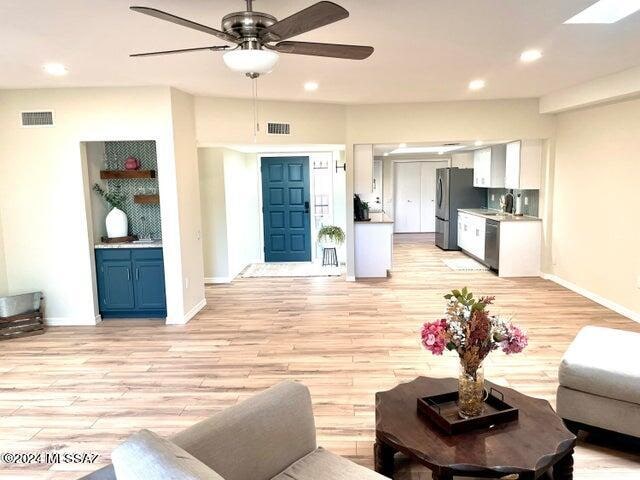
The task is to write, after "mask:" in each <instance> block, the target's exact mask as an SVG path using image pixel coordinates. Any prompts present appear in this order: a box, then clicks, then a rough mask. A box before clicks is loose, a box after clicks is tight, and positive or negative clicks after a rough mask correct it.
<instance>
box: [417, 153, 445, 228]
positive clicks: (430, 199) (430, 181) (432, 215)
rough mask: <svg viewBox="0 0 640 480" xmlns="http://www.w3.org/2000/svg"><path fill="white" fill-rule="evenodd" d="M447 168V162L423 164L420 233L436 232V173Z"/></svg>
mask: <svg viewBox="0 0 640 480" xmlns="http://www.w3.org/2000/svg"><path fill="white" fill-rule="evenodd" d="M446 166H447V162H422V163H421V167H422V168H421V174H420V184H421V187H420V231H421V232H423V233H432V232H435V231H436V196H437V182H436V176H437V175H436V171H437V170H438V169H439V168H443V167H446Z"/></svg>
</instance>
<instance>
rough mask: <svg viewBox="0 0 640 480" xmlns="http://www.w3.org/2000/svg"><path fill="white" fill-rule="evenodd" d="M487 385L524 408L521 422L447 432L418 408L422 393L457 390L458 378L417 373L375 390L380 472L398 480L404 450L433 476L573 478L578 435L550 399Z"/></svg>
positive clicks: (436, 479)
mask: <svg viewBox="0 0 640 480" xmlns="http://www.w3.org/2000/svg"><path fill="white" fill-rule="evenodd" d="M486 383H487V388H490V387H495V388H496V389H498V390H500V391H501V392H502V393H503V394H504V398H505V401H506V402H507V403H509V404H510V405H513V406H515V407H517V408H518V409H519V410H520V411H519V418H518V420H516V421H514V422H510V423H505V424H501V425H495V426H493V427H492V428H485V429H480V430H474V431H471V432H469V433H462V434H457V435H447V434H446V433H443V432H442V431H441V430H439V429H438V427H437V426H436V425H434V424H432V423H431V422H430V421H429V420H428V419H426V418H424V417H423V416H422V415H420V414H418V412H417V409H416V399H417V398H418V397H424V396H428V395H437V394H441V393H447V392H451V391H455V390H456V389H457V386H458V383H457V381H456V380H455V379H453V378H441V379H436V378H426V377H418V378H416V379H415V380H413V381H411V382H409V383H402V384H400V385H398V386H397V387H395V388H393V389H391V390H388V391H386V392H378V393H376V443H375V446H374V456H375V466H376V471H377V472H378V473H380V474H382V475H385V476H387V477H391V478H393V470H394V460H393V456H394V454H395V453H396V452H402V453H404V454H405V455H407V456H409V457H410V458H411V459H413V460H415V461H417V462H419V463H421V464H422V465H424V466H426V467H427V468H429V469H430V470H431V471H432V475H433V479H434V480H450V479H451V478H453V476H454V475H459V476H465V477H483V478H503V479H520V480H530V479H537V478H541V477H542V478H553V479H555V480H560V479H562V480H565V479H567V480H570V479H572V478H573V448H574V446H575V443H576V437H575V435H573V434H572V433H571V432H570V431H569V430H567V428H566V427H565V426H564V424H563V422H562V420H561V419H560V417H558V415H556V413H555V412H554V411H553V409H552V408H551V405H549V402H547V401H545V400H541V399H537V398H533V397H528V396H527V395H523V394H522V393H518V392H516V391H515V390H512V389H510V388H506V387H500V386H497V385H495V384H493V383H491V382H486ZM551 474H552V476H549V475H551Z"/></svg>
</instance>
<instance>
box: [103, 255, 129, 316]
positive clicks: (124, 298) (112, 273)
mask: <svg viewBox="0 0 640 480" xmlns="http://www.w3.org/2000/svg"><path fill="white" fill-rule="evenodd" d="M100 270H101V272H100V276H99V277H100V278H99V280H101V282H100V283H101V284H100V285H99V286H98V291H99V292H100V294H101V295H100V297H101V298H100V306H101V309H102V310H130V309H133V308H135V301H134V293H133V278H132V274H131V262H130V261H106V262H104V263H102V265H101V268H100Z"/></svg>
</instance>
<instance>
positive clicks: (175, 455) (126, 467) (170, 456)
mask: <svg viewBox="0 0 640 480" xmlns="http://www.w3.org/2000/svg"><path fill="white" fill-rule="evenodd" d="M111 460H112V462H113V467H114V469H115V474H116V479H117V480H224V479H223V478H222V477H221V476H220V475H218V474H217V473H216V472H214V471H213V470H211V469H210V468H209V467H207V466H206V465H205V464H204V463H202V462H201V461H200V460H197V459H196V458H194V457H192V456H191V455H189V454H188V453H187V452H185V451H184V450H182V449H181V448H180V447H178V446H177V445H175V444H173V443H171V442H170V441H168V440H165V439H163V438H160V437H159V436H158V435H156V434H155V433H153V432H150V431H149V430H141V431H140V432H138V433H136V434H135V435H132V436H131V437H129V438H128V439H127V440H126V441H125V442H124V443H122V444H121V445H120V446H118V447H117V448H116V449H115V450H114V451H113V453H112V454H111Z"/></svg>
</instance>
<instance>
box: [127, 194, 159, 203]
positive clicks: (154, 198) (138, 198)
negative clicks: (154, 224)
mask: <svg viewBox="0 0 640 480" xmlns="http://www.w3.org/2000/svg"><path fill="white" fill-rule="evenodd" d="M133 203H142V204H144V205H157V204H159V203H160V195H134V196H133Z"/></svg>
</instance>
